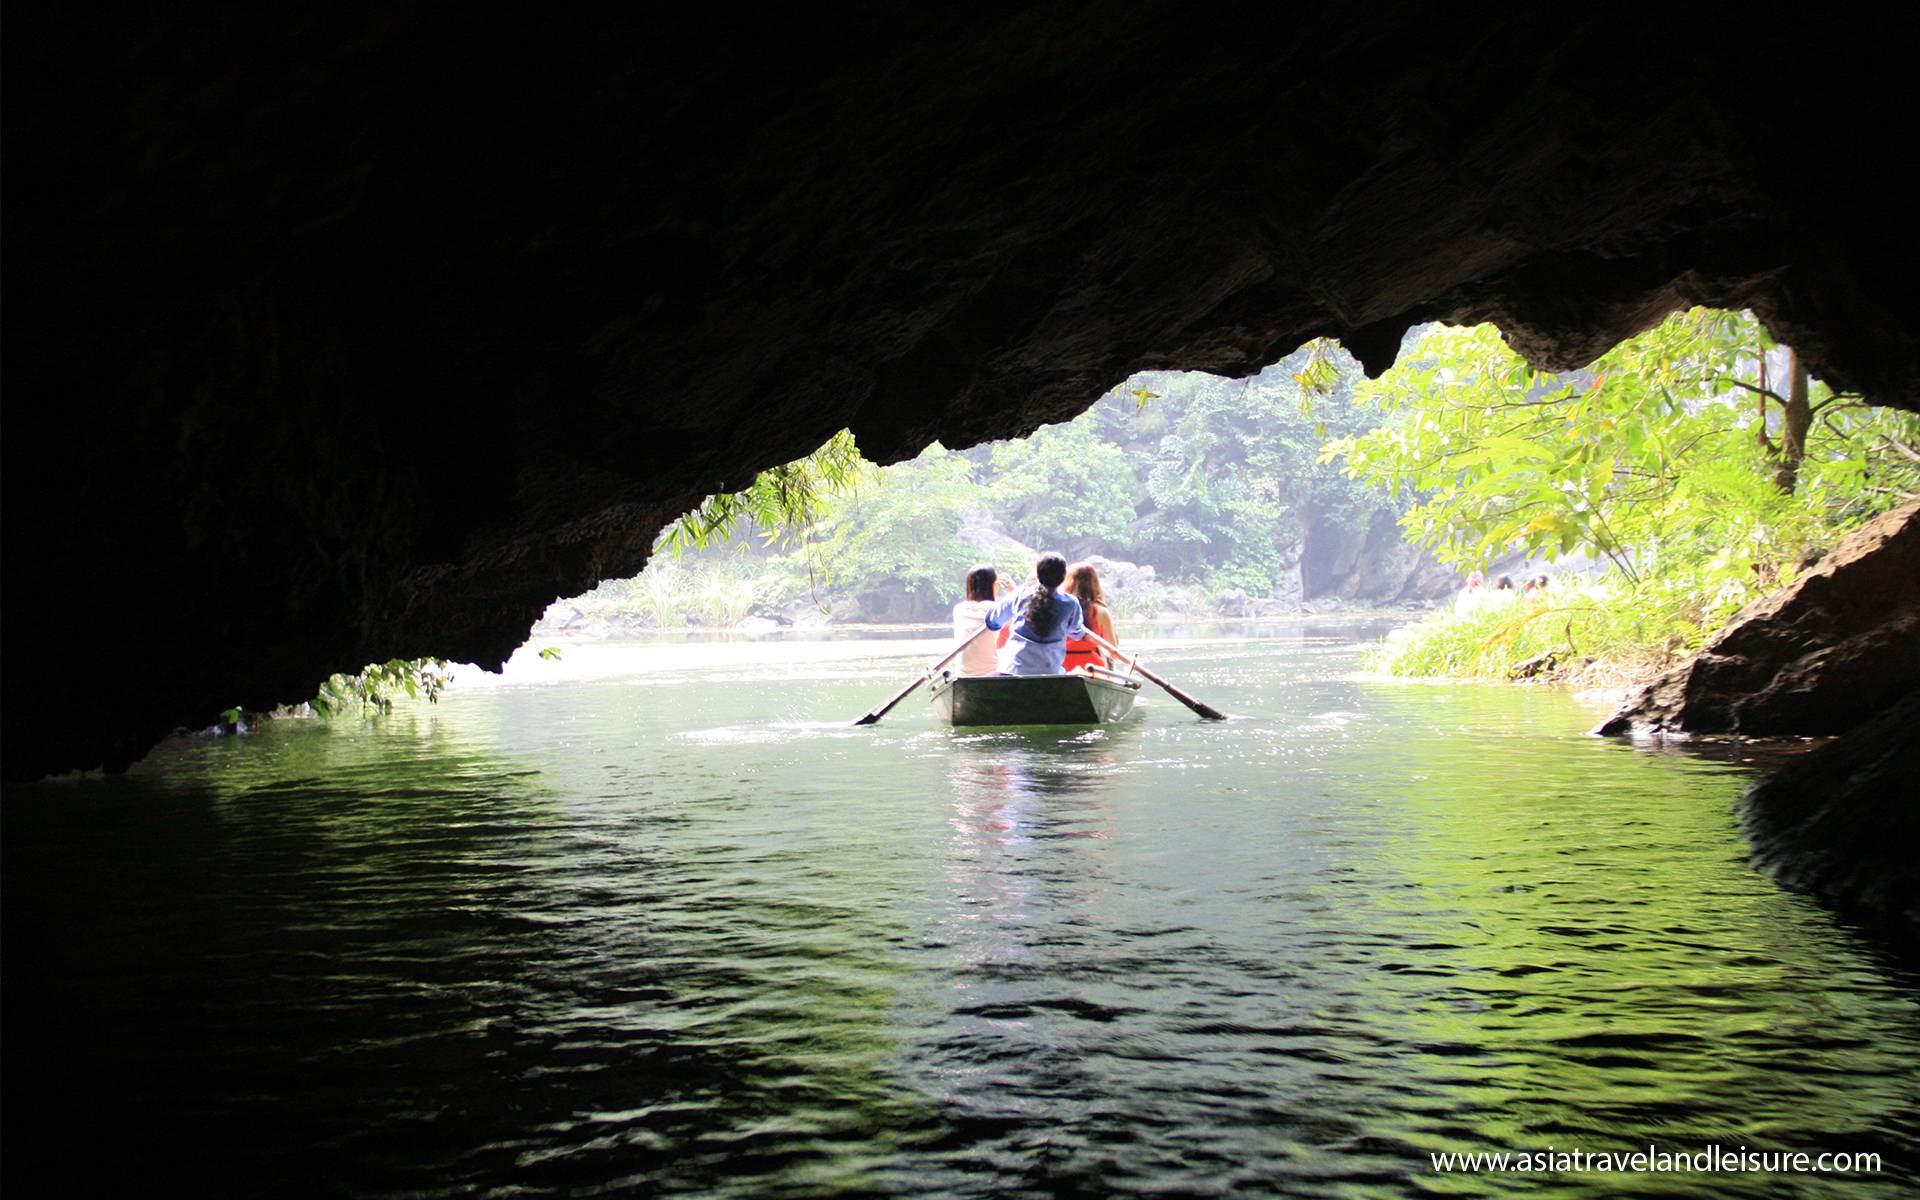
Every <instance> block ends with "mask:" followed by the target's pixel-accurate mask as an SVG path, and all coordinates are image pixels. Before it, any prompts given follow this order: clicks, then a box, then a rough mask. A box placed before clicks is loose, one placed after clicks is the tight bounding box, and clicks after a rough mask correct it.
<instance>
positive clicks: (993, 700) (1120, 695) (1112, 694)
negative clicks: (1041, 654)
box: [933, 674, 1140, 725]
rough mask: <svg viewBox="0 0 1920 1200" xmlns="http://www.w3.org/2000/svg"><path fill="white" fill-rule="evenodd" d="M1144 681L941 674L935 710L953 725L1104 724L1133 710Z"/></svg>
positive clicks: (934, 712)
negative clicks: (1141, 682)
mask: <svg viewBox="0 0 1920 1200" xmlns="http://www.w3.org/2000/svg"><path fill="white" fill-rule="evenodd" d="M1139 694H1140V684H1139V683H1138V682H1137V681H1134V680H1123V679H1120V678H1117V677H1116V678H1112V679H1107V678H1098V677H1095V676H1092V675H1080V674H1073V675H944V674H943V675H942V676H941V677H940V678H939V679H938V680H937V681H935V683H934V686H933V714H934V716H936V717H939V718H940V719H941V720H942V721H945V722H946V723H947V724H949V725H1104V724H1111V723H1112V722H1114V721H1119V720H1122V719H1124V718H1125V717H1126V715H1127V714H1128V713H1130V712H1132V711H1133V701H1134V698H1135V697H1137V696H1138V695H1139Z"/></svg>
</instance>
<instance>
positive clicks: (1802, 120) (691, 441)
mask: <svg viewBox="0 0 1920 1200" xmlns="http://www.w3.org/2000/svg"><path fill="white" fill-rule="evenodd" d="M7 32H8V35H9V37H8V92H7V104H6V108H5V113H4V120H5V137H6V155H7V165H8V170H7V172H6V173H5V177H4V189H5V193H4V203H5V209H6V214H7V217H6V225H5V246H4V253H5V258H6V263H7V268H6V272H5V276H4V289H5V294H4V299H5V304H6V309H7V320H8V330H7V332H8V338H7V353H6V355H5V358H4V372H5V374H4V387H5V396H6V436H5V442H4V444H5V456H6V459H5V474H6V479H7V499H6V504H5V515H4V519H5V534H4V536H5V544H6V554H7V568H8V570H7V587H8V589H9V593H10V597H9V598H10V601H11V603H9V605H8V610H9V611H10V612H11V613H13V614H15V615H16V618H17V617H18V615H19V614H21V613H22V612H23V611H25V610H24V608H23V605H22V600H23V598H25V597H26V596H28V595H29V594H30V596H31V598H32V599H33V601H34V605H33V607H34V609H35V611H38V610H40V609H41V608H43V607H45V606H47V605H53V606H55V607H56V608H57V609H58V611H59V612H61V614H62V616H63V621H64V623H65V626H66V627H67V628H69V629H72V630H75V631H77V633H76V634H75V636H72V637H63V638H45V637H38V636H33V635H32V633H31V632H30V631H27V630H24V629H23V628H22V627H21V626H20V625H19V624H17V623H15V624H11V625H9V627H8V638H7V647H6V654H7V664H6V665H7V671H6V673H5V683H4V687H5V712H4V763H3V765H4V771H5V773H6V774H7V775H8V776H10V777H22V776H33V775H38V774H42V773H44V772H48V771H55V770H60V769H65V768H70V767H85V766H91V765H96V764H101V763H105V764H108V765H120V764H124V763H126V762H128V761H130V760H131V759H133V758H135V757H137V756H138V755H139V754H140V753H142V752H143V751H144V750H145V748H146V747H147V746H149V745H150V744H151V743H152V742H153V741H154V740H155V739H157V738H158V737H160V736H161V735H163V734H164V733H165V732H166V731H167V730H169V729H171V728H173V727H174V726H176V725H181V724H204V723H205V722H207V721H208V720H210V719H211V715H212V714H214V713H216V712H218V711H219V710H221V709H223V708H226V707H228V706H230V705H241V706H244V707H248V708H265V707H269V706H271V705H272V704H274V703H276V702H279V701H283V700H289V699H298V698H300V697H302V696H304V695H307V694H311V692H312V690H313V688H314V686H315V684H316V683H317V682H318V681H319V680H320V679H321V678H322V677H324V676H325V675H326V674H327V673H329V672H331V671H335V670H341V669H353V668H355V667H357V666H359V665H360V664H362V663H365V662H368V661H372V660H378V659H385V658H389V657H395V656H413V655H423V654H438V655H445V656H449V657H453V658H458V659H466V660H472V661H477V662H480V663H483V664H492V663H497V662H499V661H501V660H502V659H503V658H504V656H505V655H506V654H508V653H509V652H510V651H511V650H512V649H513V648H514V647H515V646H516V645H517V644H519V642H520V641H521V640H522V639H523V638H524V636H525V634H526V631H527V629H528V627H529V625H530V624H531V623H532V622H533V621H534V619H535V618H536V617H537V616H538V615H539V614H540V612H541V611H542V610H543V609H544V608H545V607H546V605H547V604H548V603H549V602H550V601H551V600H553V599H554V598H555V597H556V596H563V595H572V594H577V593H579V592H582V591H584V590H586V589H587V588H588V587H590V586H591V585H592V584H593V583H594V582H595V581H596V580H599V579H602V578H607V577H612V576H616V575H625V574H631V573H632V572H634V571H636V570H637V569H638V568H639V567H640V566H641V565H642V563H643V561H644V560H645V557H646V554H647V550H648V547H649V545H650V544H651V542H652V539H653V537H654V534H655V532H656V531H657V530H658V528H659V527H660V526H661V524H662V523H663V522H665V521H666V520H667V519H669V518H670V517H672V516H673V515H675V514H677V513H678V512H680V511H683V510H684V509H685V508H686V507H688V506H689V505H690V504H691V503H693V502H695V501H696V500H697V499H698V498H699V497H700V496H702V495H704V494H706V493H709V492H712V491H714V490H718V489H723V488H728V487H732V486H737V485H740V484H742V483H744V482H745V481H746V480H747V479H748V478H750V476H751V475H752V473H753V472H755V471H757V470H759V469H761V468H764V467H766V466H769V465H771V464H774V463H777V462H780V461H784V460H787V459H791V458H794V457H796V456H798V455H800V454H803V453H805V452H807V451H808V450H810V449H812V448H813V447H814V446H816V445H818V444H819V443H820V442H821V441H822V440H823V439H824V438H826V437H827V436H828V435H829V434H831V433H833V432H834V431H835V430H837V429H839V428H841V427H843V426H850V427H851V428H852V429H853V430H854V431H855V433H856V434H857V435H858V437H859V439H860V442H861V444H862V446H863V447H864V448H865V449H866V450H867V451H868V452H869V453H870V454H872V455H874V456H876V457H877V458H879V459H881V460H883V461H884V460H894V459H898V458H900V457H903V456H906V455H909V454H912V453H914V452H915V451H917V450H919V449H920V448H921V447H922V446H924V445H925V444H927V443H928V442H929V441H931V440H933V439H935V438H938V439H939V440H941V441H943V442H945V443H946V444H947V445H949V446H964V445H968V444H972V443H975V442H978V441H980V440H983V439H987V438H992V437H1004V436H1011V435H1015V434H1019V433H1023V432H1025V431H1028V430H1030V429H1032V428H1034V427H1035V426H1037V425H1038V424H1040V423H1042V422H1047V421H1055V420H1060V419H1063V418H1066V417H1068V416H1071V415H1073V414H1074V413H1076V412H1078V411H1080V410H1082V409H1084V408H1085V407H1086V406H1087V405H1089V404H1090V403H1091V402H1092V401H1093V400H1094V399H1095V398H1097V397H1098V396H1099V394H1100V393H1101V390H1102V389H1104V388H1106V387H1109V386H1111V385H1112V384H1113V383H1115V382H1117V381H1119V380H1120V379H1123V378H1125V377H1126V376H1127V375H1128V374H1129V373H1130V372H1132V371H1134V370H1137V369H1142V368H1149V367H1165V368H1173V367H1181V368H1200V369H1206V370H1211V371H1216V372H1223V373H1229V374H1231V373H1245V372H1248V371H1251V370H1253V369H1255V368H1257V367H1259V366H1260V365H1262V364H1264V363H1268V362H1271V361H1274V360H1275V359H1277V358H1278V357H1280V356H1281V355H1282V354H1284V353H1286V352H1287V351H1290V350H1292V349H1293V348H1294V347H1296V346H1297V345H1299V344H1300V343H1301V342H1302V341H1303V340H1305V339H1308V338H1311V337H1314V336H1316V335H1322V334H1333V335H1337V336H1339V337H1341V338H1343V339H1344V340H1345V342H1346V344H1347V345H1348V347H1349V348H1351V349H1352V350H1354V351H1355V352H1356V353H1357V354H1358V355H1359V356H1360V357H1361V358H1362V360H1363V361H1365V362H1366V363H1367V364H1368V365H1369V367H1370V368H1371V369H1375V370H1377V369H1380V368H1382V367H1384V366H1385V365H1386V364H1387V363H1388V362H1389V361H1390V360H1391V358H1392V355H1393V353H1394V351H1395V348H1396V347H1397V345H1398V343H1399V340H1400V336H1401V333H1402V331H1403V330H1404V329H1405V328H1406V327H1407V325H1408V324H1409V323H1411V322H1415V321H1420V320H1428V319H1435V318H1445V319H1451V320H1457V321H1476V320H1488V319H1491V320H1496V321H1498V322H1499V323H1500V324H1501V325H1502V327H1503V328H1504V329H1506V330H1507V331H1508V333H1509V334H1510V336H1511V337H1512V339H1513V341H1514V343H1515V345H1516V346H1517V347H1519V348H1520V349H1521V350H1522V351H1524V352H1525V353H1527V354H1528V355H1529V356H1531V357H1532V358H1533V359H1534V361H1535V362H1537V363H1538V364H1539V365H1541V366H1543V367H1548V368H1566V367H1572V366H1576V365H1579V364H1581V363H1584V362H1585V361H1587V360H1589V359H1591V358H1592V357H1593V356H1595V355H1596V354H1598V353H1600V352H1601V351H1603V350H1605V349H1606V348H1607V347H1609V346H1610V345H1612V344H1613V343H1614V342H1615V341H1616V340H1618V339H1619V338H1620V337H1622V336H1624V335H1626V334H1629V333H1632V332H1634V331H1636V330H1638V329H1641V328H1643V327H1645V326H1647V325H1648V324H1650V323H1652V322H1653V321H1654V320H1656V319H1657V318H1658V317H1659V316H1661V315H1662V314H1663V313H1664V312H1666V311H1668V310H1670V309H1672V308H1674V307H1676V306H1679V305H1684V304H1688V303H1695V302H1703V303H1713V304H1719V305H1727V306H1739V305H1749V306H1752V307H1754V308H1755V309H1756V310H1757V311H1758V312H1759V313H1760V314H1761V315H1762V316H1763V317H1764V318H1765V319H1766V320H1767V321H1768V322H1769V323H1770V325H1771V326H1772V328H1773V329H1774V331H1775V332H1776V333H1777V334H1778V335H1779V336H1781V337H1782V338H1783V339H1785V340H1788V341H1790V342H1792V343H1793V344H1794V345H1796V346H1797V347H1798V348H1799V350H1800V351H1801V353H1802V355H1803V357H1804V359H1805V360H1806V361H1807V363H1808V364H1809V365H1810V367H1811V368H1812V369H1813V370H1814V371H1815V372H1816V373H1817V374H1819V375H1821V376H1822V377H1824V378H1827V379H1829V380H1831V381H1833V382H1834V383H1836V384H1838V385H1841V386H1850V387H1853V388H1857V389H1864V390H1866V391H1867V392H1868V393H1870V394H1871V395H1873V396H1876V397H1878V398H1881V399H1884V400H1886V401H1888V402H1892V403H1900V404H1907V405H1911V404H1913V403H1914V398H1915V397H1916V396H1920V387H1917V386H1916V384H1920V353H1917V352H1916V349H1917V347H1916V346H1915V342H1916V338H1917V336H1920V335H1916V334H1915V333H1914V331H1915V330H1916V329H1920V320H1916V317H1917V316H1920V314H1916V312H1915V308H1916V303H1917V302H1916V294H1915V293H1914V291H1913V290H1912V289H1911V288H1910V287H1909V286H1908V284H1907V281H1906V278H1905V271H1904V269H1903V267H1904V264H1905V255H1906V248H1907V247H1908V246H1909V245H1910V244H1911V237H1912V235H1911V229H1912V225H1911V216H1910V213H1909V212H1908V211H1907V204H1906V201H1905V197H1904V196H1903V195H1899V194H1896V193H1895V190H1894V189H1892V188H1886V187H1881V186H1878V185H1877V184H1876V183H1875V181H1874V178H1873V177H1872V176H1870V175H1863V176H1861V177H1860V178H1858V179H1854V180H1851V181H1849V182H1848V183H1847V184H1846V185H1844V186H1819V187H1810V186H1806V185H1805V183H1804V181H1803V180H1802V179H1801V178H1800V174H1801V173H1800V172H1797V171H1794V170H1791V169H1787V168H1788V166H1789V164H1791V163H1792V162H1794V161H1798V159H1797V158H1796V156H1798V155H1804V154H1806V153H1808V152H1809V151H1810V150H1811V149H1812V148H1817V149H1818V151H1819V153H1820V155H1821V158H1822V160H1823V161H1826V162H1832V163H1842V164H1865V163H1870V162H1872V161H1874V160H1876V159H1877V158H1878V157H1880V156H1882V155H1884V154H1885V153H1886V143H1885V142H1884V140H1883V133H1882V131H1881V124H1880V122H1878V121H1877V120H1876V119H1874V115H1875V114H1876V113H1878V112H1880V111H1882V110H1885V111H1890V112H1898V111H1905V107H1906V105H1907V104H1908V100H1907V97H1906V95H1905V79H1906V76H1907V72H1906V70H1905V67H1906V65H1907V64H1906V63H1905V62H1904V58H1905V56H1906V48H1907V47H1908V46H1910V45H1911V44H1912V41H1913V39H1912V36H1911V34H1912V32H1913V30H1912V18H1911V17H1907V16H1892V17H1887V16H1883V17H1882V19H1881V23H1880V25H1879V27H1878V28H1877V30H1876V33H1875V36H1872V37H1862V36H1861V35H1860V31H1859V29H1858V27H1857V26H1854V25H1852V24H1850V23H1846V22H1841V21H1839V20H1837V19H1822V18H1819V17H1807V18H1802V19H1797V20H1795V21H1792V22H1786V21H1758V20H1756V21H1729V20H1727V19H1725V17H1724V15H1723V14H1721V13H1718V12H1711V11H1707V10H1701V11H1699V12H1697V13H1691V14H1690V13H1689V12H1684V11H1683V12H1672V11H1667V12H1663V14H1662V17H1661V21H1660V23H1659V25H1658V27H1657V28H1653V27H1648V26H1645V25H1643V24H1641V23H1639V22H1637V21H1636V19H1635V18H1634V17H1633V16H1631V15H1630V14H1627V13H1622V12H1620V11H1617V10H1590V11H1584V12H1581V13H1578V14H1569V13H1567V12H1564V11H1562V10H1559V9H1554V8H1550V7H1546V6H1541V7H1538V8H1531V9H1530V8H1527V7H1526V6H1511V5H1503V6H1492V5H1485V6H1481V5H1466V6H1454V7H1451V8H1448V9H1446V10H1444V11H1439V10H1436V11H1433V12H1432V13H1431V14H1429V15H1427V16H1422V17H1418V18H1414V17H1407V16H1405V15H1404V14H1402V15H1401V18H1400V19H1396V20H1381V19H1371V20H1361V19H1357V18H1356V16H1355V14H1354V13H1353V11H1352V10H1351V9H1350V8H1347V7H1344V6H1335V5H1323V6H1270V5H1259V6H1255V5H1227V6H1207V7H1204V8H1200V9H1196V8H1194V7H1193V6H1189V5H1184V4H1174V3H1147V4H1139V5H1133V6H1129V7H1128V8H1126V9H1125V10H1099V11H1095V10H1084V9H1066V8H1059V9H1048V10H1039V11H1023V12H1007V13H999V12H980V11H976V10H960V9H942V8H940V7H938V6H923V5H849V6H835V7H834V8H832V9H821V8H818V7H816V6H784V7H772V8H768V9H765V10H739V9H716V8H712V7H704V8H692V9H688V8H680V9H665V10H655V9H636V10H633V12H632V13H631V14H629V15H627V16H626V17H624V18H622V19H620V20H619V21H617V22H615V23H613V24H600V25H593V24H588V23H586V22H574V23H563V22H558V21H549V22H528V21H525V20H521V19H517V18H515V19H505V20H501V21H499V22H498V23H493V22H491V21H489V19H488V18H487V17H486V16H485V15H484V14H481V13H478V12H473V11H460V12H451V11H449V10H447V9H444V8H442V7H439V6H428V5H422V4H408V3H398V4H390V5H381V6H374V7H367V8H353V7H351V6H349V7H346V8H334V9H329V10H326V11H325V12H324V13H322V12H315V13H313V14H310V15H308V14H302V13H298V12H295V11H293V10H286V9H280V8H274V7H271V6H262V7H256V8H253V9H248V10H235V11H233V12H231V13H228V14H225V15H224V16H223V18H222V19H221V20H218V21H214V20H207V19H204V16H203V15H202V14H199V13H196V12H194V11H192V10H191V9H189V8H185V7H165V6H162V7H153V6H139V7H135V6H127V7H126V8H125V10H124V11H117V12H116V11H113V6H108V7H107V8H105V9H103V8H101V7H99V6H80V7H76V6H64V7H63V6H36V7H31V8H21V9H18V10H17V11H10V12H9V15H8V30H7ZM1755 64H1790V66H1791V69H1792V71H1793V73H1794V74H1795V76H1796V77H1797V78H1799V79H1802V80H1808V81H1816V82H1813V83H1810V84H1809V85H1808V86H1779V87H1771V86H1754V82H1753V72H1754V69H1755ZM1782 69H1786V68H1785V67H1783V68H1782ZM1835 79H1844V80H1845V81H1846V86H1845V87H1835V86H1831V85H1830V81H1832V80H1835ZM1818 81H1828V82H1825V83H1823V82H1818Z"/></svg>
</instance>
